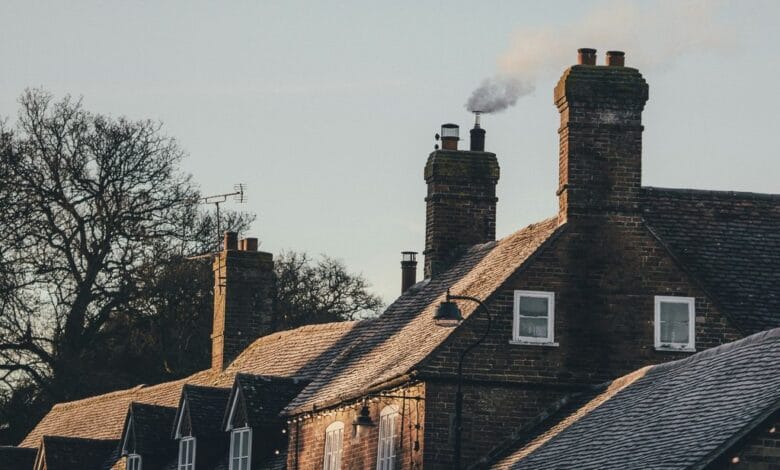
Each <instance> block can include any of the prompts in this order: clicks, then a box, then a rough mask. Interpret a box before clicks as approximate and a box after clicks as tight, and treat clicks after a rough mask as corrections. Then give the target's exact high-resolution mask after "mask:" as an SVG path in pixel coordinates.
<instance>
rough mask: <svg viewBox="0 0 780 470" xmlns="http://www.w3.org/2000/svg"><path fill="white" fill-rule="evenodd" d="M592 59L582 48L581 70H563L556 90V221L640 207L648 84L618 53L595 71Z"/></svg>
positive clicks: (591, 52) (612, 53) (592, 53)
mask: <svg viewBox="0 0 780 470" xmlns="http://www.w3.org/2000/svg"><path fill="white" fill-rule="evenodd" d="M583 51H584V52H583ZM595 57H596V51H595V50H593V49H580V50H579V62H580V64H582V65H574V66H572V67H570V68H569V69H567V70H566V71H565V72H564V73H563V76H562V77H561V79H560V80H559V81H558V85H557V86H556V87H555V105H556V106H557V107H558V111H559V112H560V114H561V126H560V128H559V130H558V134H559V138H560V152H559V158H560V162H559V168H560V173H559V187H558V191H557V194H558V204H559V212H558V218H559V221H560V222H565V221H570V220H572V219H573V218H577V217H587V216H594V215H604V214H608V213H621V214H628V213H636V212H637V211H638V208H639V192H640V188H641V185H642V130H643V129H644V128H643V126H642V110H643V109H644V106H645V103H646V102H647V97H648V87H647V83H646V82H645V79H644V78H643V77H642V74H640V73H639V71H638V70H636V69H633V68H629V67H624V63H625V62H624V60H625V55H624V54H623V53H622V52H619V51H610V52H609V53H608V56H607V64H608V65H606V66H596V65H595Z"/></svg>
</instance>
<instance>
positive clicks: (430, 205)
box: [424, 150, 499, 277]
mask: <svg viewBox="0 0 780 470" xmlns="http://www.w3.org/2000/svg"><path fill="white" fill-rule="evenodd" d="M498 178H499V167H498V160H497V159H496V155H495V154H493V153H488V152H471V151H456V150H437V151H435V152H433V153H431V154H430V156H429V157H428V162H427V164H426V165H425V181H426V182H427V183H428V195H427V197H426V198H425V202H426V218H425V251H424V255H425V277H431V276H433V275H436V274H437V273H440V272H442V271H443V270H445V269H446V268H447V267H449V266H450V265H451V264H452V263H453V262H454V261H455V260H456V259H458V257H460V255H462V254H463V252H464V251H465V250H466V249H467V248H469V247H471V246H473V245H476V244H478V243H485V242H488V241H492V240H495V238H496V202H497V201H498V199H497V198H496V183H497V182H498Z"/></svg>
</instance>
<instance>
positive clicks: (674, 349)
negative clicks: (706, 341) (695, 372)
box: [655, 346, 696, 352]
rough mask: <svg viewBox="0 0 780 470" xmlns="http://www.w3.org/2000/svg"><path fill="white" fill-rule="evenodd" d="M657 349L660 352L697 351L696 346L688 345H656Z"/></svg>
mask: <svg viewBox="0 0 780 470" xmlns="http://www.w3.org/2000/svg"><path fill="white" fill-rule="evenodd" d="M655 350H656V351H659V352H696V348H690V347H688V346H656V347H655Z"/></svg>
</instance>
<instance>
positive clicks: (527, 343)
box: [509, 339, 560, 348]
mask: <svg viewBox="0 0 780 470" xmlns="http://www.w3.org/2000/svg"><path fill="white" fill-rule="evenodd" d="M509 344H513V345H515V346H547V347H548V348H557V347H558V346H560V345H559V344H558V343H556V342H541V341H540V342H536V341H522V340H517V339H512V340H509Z"/></svg>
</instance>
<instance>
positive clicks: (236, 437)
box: [230, 428, 252, 470]
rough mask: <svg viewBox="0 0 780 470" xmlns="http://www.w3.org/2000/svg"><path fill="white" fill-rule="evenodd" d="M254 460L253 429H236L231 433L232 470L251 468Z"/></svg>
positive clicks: (247, 469)
mask: <svg viewBox="0 0 780 470" xmlns="http://www.w3.org/2000/svg"><path fill="white" fill-rule="evenodd" d="M251 461H252V430H251V429H250V428H240V429H234V430H233V432H232V433H230V470H249V466H250V465H251Z"/></svg>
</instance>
